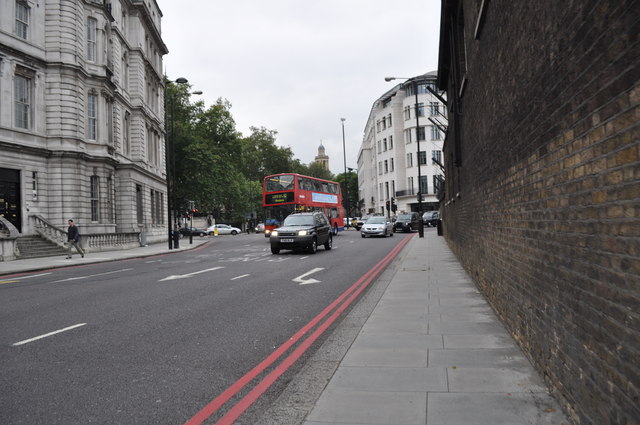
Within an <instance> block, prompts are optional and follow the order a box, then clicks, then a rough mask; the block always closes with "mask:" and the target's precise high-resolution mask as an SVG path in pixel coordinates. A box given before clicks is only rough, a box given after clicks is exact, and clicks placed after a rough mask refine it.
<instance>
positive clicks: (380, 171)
mask: <svg viewBox="0 0 640 425" xmlns="http://www.w3.org/2000/svg"><path fill="white" fill-rule="evenodd" d="M378 174H382V161H380V162H378Z"/></svg>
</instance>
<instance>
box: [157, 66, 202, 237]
mask: <svg viewBox="0 0 640 425" xmlns="http://www.w3.org/2000/svg"><path fill="white" fill-rule="evenodd" d="M175 83H177V84H188V83H189V81H188V80H187V79H186V78H183V77H180V78H177V79H176V80H175ZM167 94H169V93H168V92H167V86H166V85H165V90H164V95H165V99H164V104H165V135H166V134H167V124H168V123H167V119H166V114H167V112H166V111H167ZM191 94H202V92H201V91H195V92H193V93H191ZM169 101H170V104H171V133H170V134H171V137H166V136H165V149H164V157H165V168H166V173H165V174H166V178H167V230H168V232H169V234H168V242H169V249H173V248H175V249H178V248H180V242H179V240H180V238H179V235H178V234H177V233H175V232H174V223H173V222H174V221H175V220H174V217H173V207H174V205H173V204H174V200H173V193H174V187H173V184H174V181H173V179H174V174H175V170H176V159H175V154H174V148H175V140H174V134H175V133H174V130H175V107H174V98H173V95H171V94H169ZM170 152H171V155H169V153H170Z"/></svg>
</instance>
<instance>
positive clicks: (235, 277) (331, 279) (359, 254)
mask: <svg viewBox="0 0 640 425" xmlns="http://www.w3.org/2000/svg"><path fill="white" fill-rule="evenodd" d="M403 236H404V235H400V234H397V235H396V236H395V237H389V238H367V239H361V238H360V235H359V233H358V232H355V231H350V232H344V233H343V234H341V235H340V236H339V237H337V238H335V239H334V245H333V246H334V248H333V249H332V250H331V251H325V250H324V248H320V249H319V250H318V252H317V253H316V254H315V255H309V254H306V253H292V252H289V251H283V252H282V253H281V254H280V255H276V256H274V255H272V254H271V252H270V250H269V245H268V240H267V239H265V238H264V236H263V235H261V234H257V235H255V234H252V235H238V236H223V237H218V238H216V239H215V240H214V241H213V242H212V243H211V244H210V245H207V246H204V247H201V248H200V249H197V250H192V251H188V252H181V253H172V254H167V255H163V256H158V257H152V258H144V259H135V260H127V261H118V262H113V263H101V264H93V265H83V266H77V267H70V268H65V269H55V270H49V271H44V272H35V273H31V274H29V275H28V276H24V277H23V278H22V279H20V280H11V279H5V280H2V278H1V277H0V320H1V321H2V328H1V330H0V364H1V365H2V367H1V371H0V386H1V388H2V391H0V423H2V424H11V425H14V424H15V425H17V424H29V425H35V424H47V425H53V424H65V425H72V424H178V425H179V424H185V423H187V422H189V421H190V420H191V422H190V423H206V424H214V423H218V421H219V420H220V419H221V418H223V416H224V415H225V414H226V413H227V412H228V411H229V409H232V408H235V407H234V406H237V405H238V404H242V403H245V404H246V402H245V401H244V399H243V397H245V396H247V394H252V393H251V391H252V390H253V389H254V388H256V387H257V386H260V385H263V386H264V387H265V389H264V394H262V395H261V396H260V397H259V398H257V401H256V402H255V403H253V404H250V406H249V407H248V409H247V411H246V412H244V411H243V413H242V415H241V416H240V419H239V420H238V421H237V423H252V418H256V417H259V416H260V413H261V411H262V409H264V408H266V407H268V405H269V403H270V401H271V400H273V399H275V397H277V395H278V393H279V391H280V390H282V388H283V387H284V386H285V385H286V383H287V381H288V380H289V379H290V378H291V376H293V375H294V374H295V373H296V371H298V370H299V369H300V367H301V366H302V365H303V363H304V360H305V359H306V358H308V357H309V356H310V355H311V354H312V353H313V350H314V349H315V348H316V347H317V346H318V345H319V343H321V342H322V340H323V339H324V338H326V337H327V336H328V334H329V332H330V331H331V327H329V329H328V330H327V331H326V332H324V333H322V334H321V336H320V337H319V339H318V340H317V341H316V342H315V343H314V344H312V345H311V346H310V347H309V348H308V349H306V350H302V348H300V344H301V342H302V341H303V339H300V341H297V340H295V339H292V337H294V335H296V333H298V332H299V331H300V330H301V329H302V328H303V327H305V325H307V324H309V322H310V321H312V320H313V319H314V318H316V317H317V316H318V314H320V313H321V312H323V311H326V309H327V307H328V306H329V305H330V304H331V303H332V302H334V301H336V300H337V299H338V298H339V297H340V296H341V294H344V293H345V291H347V290H349V289H350V288H353V286H354V284H355V283H357V282H358V281H359V279H361V277H363V276H364V275H366V274H367V273H368V272H369V271H370V270H371V269H372V268H374V266H376V264H378V263H379V262H380V261H381V260H382V259H383V258H384V257H385V256H386V255H388V254H389V253H390V252H392V250H393V249H394V247H396V245H398V244H399V243H400V241H401V240H402V239H403ZM317 326H318V325H316V326H315V328H314V327H309V329H311V331H312V330H313V329H317ZM53 332H58V333H53ZM34 338H38V339H34ZM292 341H294V342H295V344H293V343H292ZM288 342H289V343H291V344H292V346H291V348H288V349H287V350H284V349H282V348H281V351H282V354H283V357H282V358H284V357H286V356H288V355H290V354H291V353H293V352H294V350H298V351H300V352H301V353H302V354H301V356H300V359H299V360H298V361H296V362H291V363H292V364H290V365H289V367H288V369H286V370H285V371H284V372H283V373H282V375H278V378H277V379H275V380H274V382H273V383H272V384H271V385H267V384H265V383H264V381H265V377H267V376H268V374H269V373H270V372H273V371H274V370H275V369H276V367H278V362H275V361H274V362H271V363H270V362H269V360H268V359H269V358H270V357H269V356H271V357H273V353H274V351H276V350H278V348H279V347H282V345H283V344H286V343H288ZM265 359H266V362H265ZM260 364H263V365H265V368H264V371H262V370H260V371H258V372H256V374H255V377H253V376H250V377H248V378H246V374H247V373H248V372H250V371H252V370H253V369H254V368H255V367H256V366H258V365H260ZM243 376H244V377H245V378H246V381H247V383H246V384H247V385H246V386H242V385H240V384H238V383H237V381H238V380H239V379H241V378H243ZM251 378H253V379H251ZM267 380H268V379H267ZM234 384H235V387H234ZM230 387H231V389H233V388H237V389H239V390H238V391H237V393H236V392H235V391H231V390H230ZM241 400H242V402H241ZM214 401H216V402H214ZM217 401H220V403H222V405H221V406H217V405H216V403H217ZM212 402H214V403H213V404H212ZM223 402H224V403H223ZM239 402H240V403H239ZM203 408H207V409H210V411H209V412H205V413H203V412H202V409H203ZM211 410H213V412H211ZM199 412H200V413H199ZM198 415H200V416H198ZM194 416H196V419H197V420H196V419H193V418H194ZM205 419H206V420H205ZM203 421H204V422H203ZM223 422H224V421H223ZM223 422H220V423H223Z"/></svg>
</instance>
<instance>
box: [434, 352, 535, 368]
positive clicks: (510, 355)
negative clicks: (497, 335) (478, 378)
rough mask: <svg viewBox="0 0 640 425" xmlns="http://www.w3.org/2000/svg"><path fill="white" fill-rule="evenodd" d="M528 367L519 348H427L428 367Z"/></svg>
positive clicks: (526, 360) (528, 364) (529, 364)
mask: <svg viewBox="0 0 640 425" xmlns="http://www.w3.org/2000/svg"><path fill="white" fill-rule="evenodd" d="M454 366H455V367H456V368H460V367H496V368H504V367H518V366H522V367H530V366H531V363H529V360H528V359H527V358H526V357H525V356H524V354H522V351H520V349H519V348H491V349H476V350H469V349H452V350H447V349H445V350H429V367H449V368H451V367H454Z"/></svg>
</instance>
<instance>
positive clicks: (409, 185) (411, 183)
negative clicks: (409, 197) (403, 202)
mask: <svg viewBox="0 0 640 425" xmlns="http://www.w3.org/2000/svg"><path fill="white" fill-rule="evenodd" d="M407 189H409V193H410V194H413V177H409V178H407Z"/></svg>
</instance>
